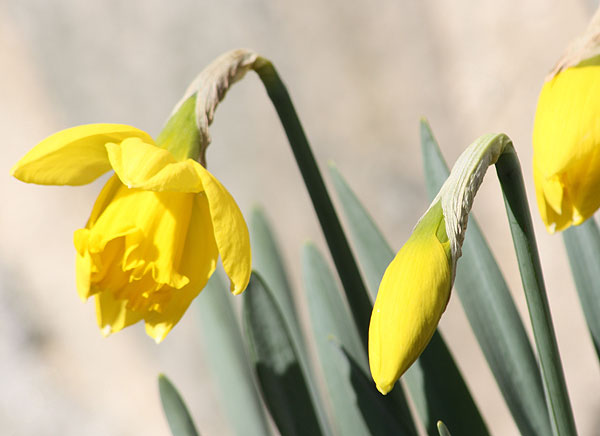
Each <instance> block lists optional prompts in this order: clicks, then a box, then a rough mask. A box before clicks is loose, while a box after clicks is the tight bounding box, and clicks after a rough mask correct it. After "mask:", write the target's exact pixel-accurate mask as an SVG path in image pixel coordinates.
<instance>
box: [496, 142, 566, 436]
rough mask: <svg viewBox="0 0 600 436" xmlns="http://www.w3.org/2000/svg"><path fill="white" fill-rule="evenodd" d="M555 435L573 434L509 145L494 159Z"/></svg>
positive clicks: (526, 210)
mask: <svg viewBox="0 0 600 436" xmlns="http://www.w3.org/2000/svg"><path fill="white" fill-rule="evenodd" d="M496 171H497V173H498V179H499V180H500V184H501V186H502V192H503V193H504V203H505V205H506V211H507V214H508V221H509V224H510V231H511V234H512V237H513V242H514V246H515V251H516V253H517V259H518V262H519V270H520V272H521V280H522V282H523V288H524V291H525V298H526V299H527V306H528V308H529V316H530V318H531V325H532V328H533V336H534V338H535V344H536V347H537V350H538V356H539V360H540V366H541V372H542V379H543V381H544V387H545V391H546V402H547V405H548V410H549V412H550V417H551V419H552V426H553V430H554V434H555V435H559V436H572V435H576V434H577V430H576V428H575V420H574V418H573V411H572V410H571V404H570V402H569V393H568V391H567V386H566V383H565V378H564V374H563V368H562V364H561V360H560V354H559V351H558V345H557V343H556V336H555V333H554V327H553V325H552V316H551V314H550V307H549V305H548V297H547V295H546V287H545V285H544V278H543V276H542V268H541V265H540V260H539V256H538V250H537V244H536V241H535V235H534V231H533V224H532V222H531V214H530V212H529V205H528V203H527V195H526V192H525V186H524V183H523V175H522V172H521V165H520V163H519V159H518V158H517V154H516V153H515V151H514V148H513V147H512V145H510V146H508V147H506V149H505V150H504V152H503V153H502V155H501V156H500V157H499V159H498V161H497V162H496Z"/></svg>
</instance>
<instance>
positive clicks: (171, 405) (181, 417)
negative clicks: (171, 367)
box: [158, 374, 199, 436]
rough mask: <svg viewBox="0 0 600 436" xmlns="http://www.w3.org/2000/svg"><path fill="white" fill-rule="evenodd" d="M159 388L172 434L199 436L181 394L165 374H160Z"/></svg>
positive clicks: (174, 435) (177, 435)
mask: <svg viewBox="0 0 600 436" xmlns="http://www.w3.org/2000/svg"><path fill="white" fill-rule="evenodd" d="M158 389H159V392H160V400H161V402H162V406H163V411H164V412H165V416H166V417H167V422H168V423H169V428H170V429H171V434H172V435H173V436H198V435H199V433H198V431H197V430H196V427H195V426H194V421H193V420H192V417H191V416H190V412H189V411H188V409H187V407H186V405H185V403H184V402H183V399H182V398H181V395H179V392H177V389H175V386H173V384H172V383H171V381H170V380H169V379H168V378H167V376H165V375H164V374H159V376H158Z"/></svg>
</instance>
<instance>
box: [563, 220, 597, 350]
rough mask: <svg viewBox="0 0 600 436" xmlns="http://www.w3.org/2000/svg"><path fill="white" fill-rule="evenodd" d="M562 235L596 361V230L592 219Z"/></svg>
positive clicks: (570, 228)
mask: <svg viewBox="0 0 600 436" xmlns="http://www.w3.org/2000/svg"><path fill="white" fill-rule="evenodd" d="M562 235H563V240H564V242H565V246H566V247H567V253H568V255H569V264H570V265H571V271H572V272H573V278H574V279H575V287H576V288H577V293H578V294H579V300H580V301H581V307H582V308H583V314H584V315H585V320H586V321H587V325H588V328H589V329H590V333H591V334H592V340H593V341H594V346H595V347H596V354H597V355H598V357H599V358H600V285H599V284H600V230H599V229H598V224H597V223H596V221H595V220H594V217H592V218H589V219H588V220H587V221H585V222H584V223H583V224H581V225H579V226H572V227H569V228H568V229H567V230H565V231H564V232H563V233H562Z"/></svg>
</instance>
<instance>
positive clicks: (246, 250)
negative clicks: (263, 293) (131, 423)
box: [11, 50, 258, 342]
mask: <svg viewBox="0 0 600 436" xmlns="http://www.w3.org/2000/svg"><path fill="white" fill-rule="evenodd" d="M257 59H258V57H257V55H256V54H255V53H253V52H249V51H247V50H238V51H233V52H229V53H227V54H226V55H224V56H222V57H221V58H219V59H217V60H216V61H215V62H214V63H213V64H211V65H210V66H209V67H208V68H207V69H205V70H204V71H203V72H202V73H201V74H200V75H199V76H198V79H196V81H195V82H194V83H193V84H192V85H191V86H190V88H189V89H188V91H187V92H186V94H185V95H184V97H183V99H182V100H181V102H180V103H179V104H177V106H176V107H175V109H174V111H173V113H172V115H171V117H170V118H169V120H168V121H167V123H166V125H165V127H164V129H163V130H162V132H161V133H160V135H159V136H158V138H157V139H156V141H155V140H154V139H153V138H152V137H151V136H150V135H149V134H148V133H146V132H144V131H142V130H139V129H137V128H135V127H131V126H127V125H121V124H89V125H83V126H78V127H73V128H69V129H66V130H63V131H60V132H58V133H55V134H53V135H51V136H50V137H48V138H46V139H45V140H43V141H42V142H40V143H39V144H38V145H37V146H35V147H34V148H33V149H32V150H30V151H29V152H28V153H27V154H26V155H25V156H24V157H23V158H22V159H21V160H20V161H19V162H18V163H17V164H16V165H15V166H14V167H13V168H12V170H11V174H12V175H13V176H15V177H16V178H17V179H19V180H22V181H24V182H27V183H37V184H42V185H83V184H87V183H90V182H92V181H93V180H95V179H97V178H98V177H100V176H101V175H103V174H104V173H106V172H108V171H111V170H112V171H114V175H113V176H112V177H111V178H110V179H109V180H108V182H107V183H106V185H105V186H104V188H103V189H102V191H101V192H100V194H99V196H98V198H97V200H96V203H95V204H94V207H93V209H92V213H91V215H90V217H89V219H88V221H87V224H86V225H85V227H84V228H82V229H79V230H77V231H76V232H75V235H74V243H75V249H76V284H77V291H78V293H79V296H80V297H81V299H82V300H84V301H85V300H87V299H88V298H89V297H92V296H93V297H94V299H95V302H96V313H97V320H98V324H99V327H100V329H101V332H102V333H103V334H104V335H108V334H110V333H114V332H117V331H119V330H121V329H123V328H125V327H127V326H129V325H131V324H134V323H136V322H138V321H141V320H143V321H144V322H145V326H146V332H147V334H148V335H149V336H151V337H152V338H153V339H154V340H155V341H156V342H160V341H162V340H163V339H164V338H165V336H166V335H167V334H168V333H169V331H170V330H171V329H172V328H173V326H174V325H175V324H176V323H177V322H178V321H179V319H180V318H181V317H182V315H183V314H184V313H185V311H186V309H187V308H188V306H189V305H190V303H191V301H192V300H193V299H194V298H195V297H196V296H197V295H198V293H199V292H200V291H201V290H202V289H203V288H204V286H205V285H206V283H207V281H208V279H209V278H210V276H211V275H212V273H213V272H214V270H215V267H216V264H217V260H218V258H219V256H220V258H221V261H222V264H223V267H224V270H225V272H226V273H227V275H228V276H229V278H230V280H231V291H232V292H233V293H234V294H239V293H241V292H242V291H243V290H244V289H245V288H246V286H247V285H248V281H249V279H250V272H251V253H250V244H249V235H248V229H247V226H246V223H245V221H244V218H243V216H242V214H241V212H240V210H239V208H238V206H237V204H236V203H235V201H234V199H233V198H232V196H231V195H230V194H229V192H228V191H227V190H226V189H225V188H224V187H223V185H222V184H221V183H220V182H219V181H218V180H217V179H216V178H215V177H214V176H213V175H212V174H211V173H210V172H209V171H208V170H207V169H206V159H205V150H206V148H207V146H208V144H209V143H210V135H209V132H208V126H209V125H210V123H211V122H212V119H213V115H214V110H215V108H216V106H217V105H218V103H219V102H220V101H221V100H222V99H223V98H224V96H225V93H226V91H227V90H228V88H229V86H231V84H233V83H235V82H236V81H237V80H239V79H241V78H242V77H243V76H244V74H245V73H246V71H248V70H249V69H250V68H252V66H253V63H254V62H256V60H257Z"/></svg>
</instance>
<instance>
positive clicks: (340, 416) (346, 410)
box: [302, 243, 416, 435]
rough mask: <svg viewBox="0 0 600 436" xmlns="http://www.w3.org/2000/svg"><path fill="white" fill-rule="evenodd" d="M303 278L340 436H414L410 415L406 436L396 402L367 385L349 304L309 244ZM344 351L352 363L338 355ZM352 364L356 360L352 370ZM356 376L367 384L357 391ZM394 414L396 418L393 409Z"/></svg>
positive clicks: (365, 366) (362, 353) (365, 365)
mask: <svg viewBox="0 0 600 436" xmlns="http://www.w3.org/2000/svg"><path fill="white" fill-rule="evenodd" d="M302 272H303V278H304V284H305V288H306V299H307V301H308V309H309V314H310V319H311V327H312V330H313V333H314V338H315V342H316V345H317V353H318V356H319V361H320V363H321V367H322V368H323V372H324V377H325V384H326V386H327V389H328V392H329V398H330V400H331V403H332V406H333V412H334V417H335V424H336V426H337V430H338V433H339V434H343V435H364V434H369V432H371V434H391V433H390V430H392V429H393V430H394V431H393V434H415V433H416V430H415V429H414V427H413V424H412V419H411V418H410V415H408V416H409V418H408V419H407V420H406V422H405V423H404V425H405V426H406V427H408V428H409V429H410V430H411V431H409V432H406V431H403V430H402V427H401V423H400V422H399V420H398V418H395V417H394V415H393V414H392V412H391V411H390V408H391V407H392V403H391V400H392V398H390V397H388V398H385V397H383V396H382V395H380V394H379V393H378V392H377V390H376V389H375V386H374V384H373V383H372V382H370V381H369V380H368V379H367V376H366V375H365V374H369V367H368V362H367V356H366V353H365V351H364V348H363V347H362V344H361V342H360V337H359V336H358V332H357V331H356V327H355V325H354V323H353V322H352V318H351V315H350V312H349V310H348V307H347V303H346V301H345V300H344V298H343V296H342V294H341V293H340V291H339V288H338V285H337V283H336V281H335V279H334V277H333V274H332V272H331V270H330V269H329V267H328V266H327V263H326V262H325V259H324V258H323V256H322V255H321V253H319V251H318V249H317V248H316V247H315V246H314V245H313V244H311V243H308V244H306V245H305V246H304V250H303V253H302ZM340 347H343V349H344V350H345V351H346V352H347V354H348V357H346V356H345V355H342V354H340V353H341V351H340V349H339V348H340ZM340 359H341V361H340ZM348 359H351V360H352V368H351V365H350V361H348ZM354 367H355V368H354ZM357 372H359V373H360V374H361V376H362V379H364V380H365V382H364V383H360V384H358V385H356V383H355V378H356V373H357ZM367 398H369V400H367ZM391 410H394V412H396V410H395V409H391ZM408 413H409V412H408V409H407V414H408Z"/></svg>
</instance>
